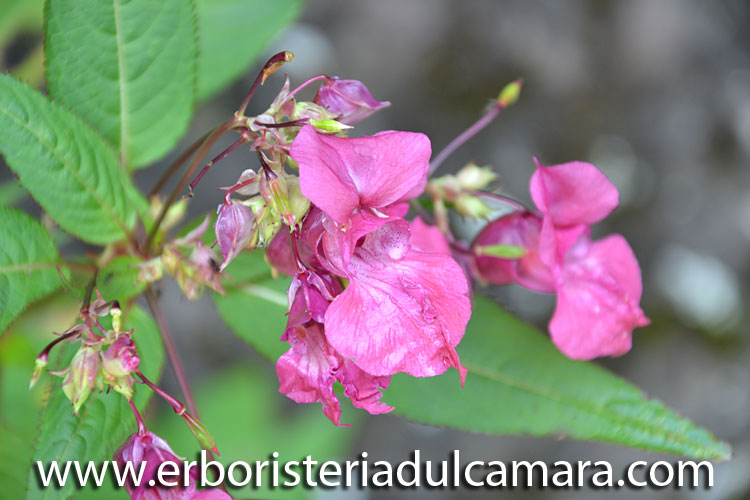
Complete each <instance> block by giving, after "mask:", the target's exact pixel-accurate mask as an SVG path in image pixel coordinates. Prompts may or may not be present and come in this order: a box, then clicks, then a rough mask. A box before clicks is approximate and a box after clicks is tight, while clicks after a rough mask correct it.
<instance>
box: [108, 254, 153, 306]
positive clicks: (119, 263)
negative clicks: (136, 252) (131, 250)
mask: <svg viewBox="0 0 750 500" xmlns="http://www.w3.org/2000/svg"><path fill="white" fill-rule="evenodd" d="M140 262H141V261H140V259H138V258H136V257H132V256H129V255H121V256H118V257H115V258H114V259H112V261H111V262H110V263H109V264H107V265H106V266H104V268H103V269H102V270H101V271H99V277H98V279H97V282H96V286H97V288H98V289H99V292H100V293H101V294H102V297H105V298H106V299H107V300H114V299H116V300H119V301H120V303H121V304H124V303H125V302H126V301H127V299H129V298H130V297H134V296H136V295H138V294H139V293H141V292H142V291H143V290H144V288H146V283H138V282H137V281H138V274H139V273H140V268H138V264H139V263H140Z"/></svg>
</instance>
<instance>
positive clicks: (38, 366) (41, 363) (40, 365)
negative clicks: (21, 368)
mask: <svg viewBox="0 0 750 500" xmlns="http://www.w3.org/2000/svg"><path fill="white" fill-rule="evenodd" d="M46 366H47V356H46V355H44V356H39V357H37V358H36V361H34V371H33V372H31V380H30V381H29V389H31V388H33V387H34V386H35V385H36V383H37V382H38V381H39V377H41V376H42V372H43V371H44V368H45V367H46Z"/></svg>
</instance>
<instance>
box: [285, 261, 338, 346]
mask: <svg viewBox="0 0 750 500" xmlns="http://www.w3.org/2000/svg"><path fill="white" fill-rule="evenodd" d="M339 293H341V283H339V282H338V280H336V279H335V278H334V277H333V276H331V275H330V274H318V273H316V272H314V271H305V272H303V273H297V274H295V275H294V279H293V280H292V284H291V285H289V290H288V291H287V294H288V295H289V311H288V314H289V321H288V323H287V328H288V327H291V326H297V325H302V324H304V323H307V322H308V321H315V322H316V323H323V321H324V320H325V319H324V318H325V312H326V310H327V309H328V304H330V303H331V301H332V300H333V299H334V297H335V296H336V295H338V294H339ZM282 340H286V339H285V338H282Z"/></svg>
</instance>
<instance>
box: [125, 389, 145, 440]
mask: <svg viewBox="0 0 750 500" xmlns="http://www.w3.org/2000/svg"><path fill="white" fill-rule="evenodd" d="M128 404H129V405H130V409H131V410H133V415H134V416H135V421H136V422H138V435H139V436H143V435H144V434H146V424H144V423H143V417H141V414H140V412H139V411H138V408H136V407H135V403H133V398H130V399H128Z"/></svg>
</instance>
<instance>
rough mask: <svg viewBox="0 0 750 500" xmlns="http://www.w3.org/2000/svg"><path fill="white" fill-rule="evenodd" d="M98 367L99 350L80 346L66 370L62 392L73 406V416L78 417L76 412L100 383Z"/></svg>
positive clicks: (99, 362) (99, 361)
mask: <svg viewBox="0 0 750 500" xmlns="http://www.w3.org/2000/svg"><path fill="white" fill-rule="evenodd" d="M100 365H101V360H100V358H99V349H98V348H97V347H94V346H87V345H82V346H81V347H80V348H79V349H78V352H77V353H76V354H75V356H73V359H72V360H71V362H70V366H69V367H68V368H67V369H66V370H67V372H66V373H65V378H64V379H63V383H62V390H63V392H64V393H65V395H66V396H67V397H68V399H69V400H70V402H71V403H72V404H73V413H74V414H76V415H78V411H79V410H80V409H81V406H82V405H83V403H85V402H86V400H87V399H88V397H89V395H90V394H91V391H93V390H94V387H96V386H97V384H98V383H101V382H100V381H98V380H97V379H98V378H99V368H100Z"/></svg>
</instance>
